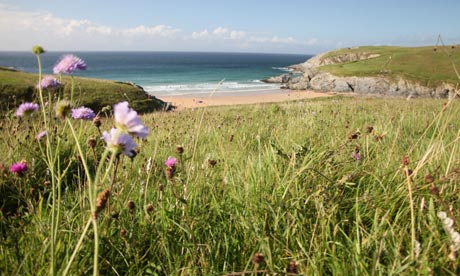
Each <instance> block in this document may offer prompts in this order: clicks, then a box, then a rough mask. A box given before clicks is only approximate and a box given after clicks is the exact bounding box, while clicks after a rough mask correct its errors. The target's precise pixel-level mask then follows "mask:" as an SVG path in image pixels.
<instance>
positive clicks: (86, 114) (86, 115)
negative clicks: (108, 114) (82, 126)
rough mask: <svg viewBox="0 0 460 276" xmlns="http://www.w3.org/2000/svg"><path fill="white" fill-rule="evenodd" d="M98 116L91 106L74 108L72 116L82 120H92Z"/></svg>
mask: <svg viewBox="0 0 460 276" xmlns="http://www.w3.org/2000/svg"><path fill="white" fill-rule="evenodd" d="M95 117H96V114H95V113H94V111H93V110H92V109H91V108H87V107H84V106H82V107H79V108H74V109H72V118H74V119H82V120H92V119H94V118H95Z"/></svg>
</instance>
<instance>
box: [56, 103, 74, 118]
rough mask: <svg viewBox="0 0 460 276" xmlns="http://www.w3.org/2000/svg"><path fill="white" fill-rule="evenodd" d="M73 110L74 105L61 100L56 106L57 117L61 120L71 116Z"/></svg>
mask: <svg viewBox="0 0 460 276" xmlns="http://www.w3.org/2000/svg"><path fill="white" fill-rule="evenodd" d="M71 110H72V105H71V103H70V102H69V101H67V100H61V101H59V102H58V103H57V104H56V116H57V117H58V118H59V119H61V120H64V119H65V117H67V115H69V114H70V111H71Z"/></svg>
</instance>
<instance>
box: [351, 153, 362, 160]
mask: <svg viewBox="0 0 460 276" xmlns="http://www.w3.org/2000/svg"><path fill="white" fill-rule="evenodd" d="M351 156H352V157H353V159H355V160H356V161H359V160H361V154H359V152H353V154H352V155H351Z"/></svg>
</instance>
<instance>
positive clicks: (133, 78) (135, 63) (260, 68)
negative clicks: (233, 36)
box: [0, 52, 312, 96]
mask: <svg viewBox="0 0 460 276" xmlns="http://www.w3.org/2000/svg"><path fill="white" fill-rule="evenodd" d="M64 54H74V55H76V56H78V57H80V58H81V59H83V60H84V61H85V62H86V64H87V67H88V68H87V70H85V71H78V72H76V73H75V75H76V76H81V77H88V78H98V79H110V80H115V81H126V82H133V83H136V84H138V85H140V86H142V87H143V88H144V90H145V91H146V92H148V93H149V94H152V95H155V96H180V95H191V94H199V93H215V92H219V93H248V92H251V93H253V94H254V93H255V94H257V93H258V92H266V91H270V90H278V89H280V85H278V84H268V83H264V82H262V80H263V79H266V78H269V77H271V76H276V75H280V74H283V73H288V72H291V70H290V69H289V68H288V66H289V65H293V64H298V63H302V62H304V61H306V60H307V59H309V58H311V57H312V56H311V55H299V54H262V53H214V52H213V53H205V52H47V53H45V54H43V55H41V59H42V64H43V71H44V73H45V74H52V68H53V66H54V65H55V64H56V63H57V61H58V60H59V58H60V57H61V56H62V55H64ZM0 66H3V67H10V68H14V69H17V70H21V71H26V72H33V73H35V72H38V69H37V60H36V57H35V56H34V55H33V54H32V53H31V52H0Z"/></svg>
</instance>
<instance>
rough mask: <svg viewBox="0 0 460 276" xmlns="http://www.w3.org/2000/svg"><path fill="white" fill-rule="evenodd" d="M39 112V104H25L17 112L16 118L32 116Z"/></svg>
mask: <svg viewBox="0 0 460 276" xmlns="http://www.w3.org/2000/svg"><path fill="white" fill-rule="evenodd" d="M37 110H38V104H36V103H23V104H21V105H20V106H19V107H18V109H17V110H16V116H18V117H22V116H24V115H30V114H32V112H34V111H37Z"/></svg>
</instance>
